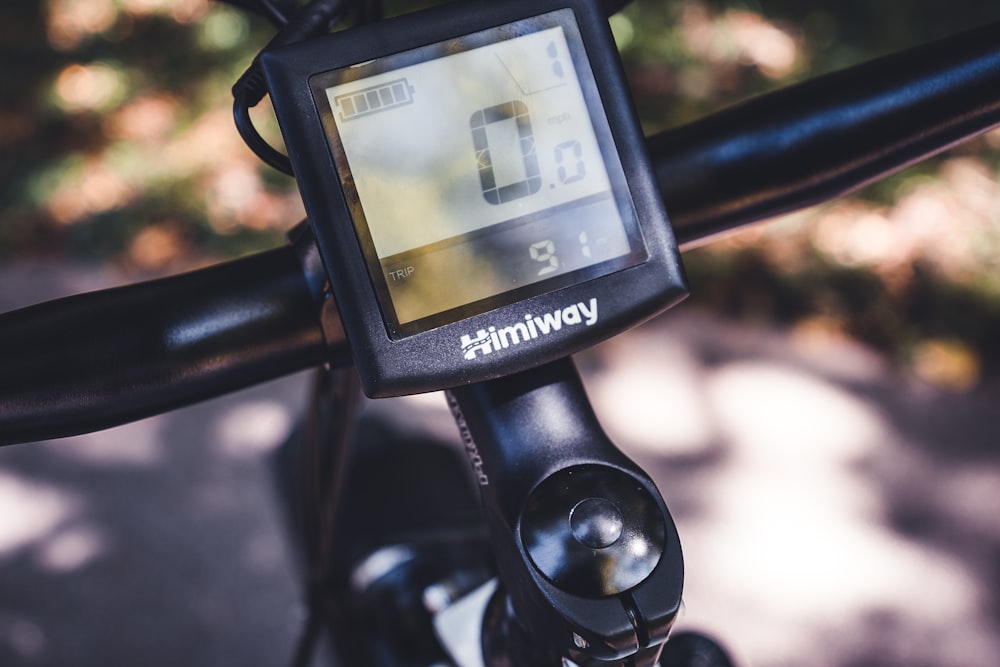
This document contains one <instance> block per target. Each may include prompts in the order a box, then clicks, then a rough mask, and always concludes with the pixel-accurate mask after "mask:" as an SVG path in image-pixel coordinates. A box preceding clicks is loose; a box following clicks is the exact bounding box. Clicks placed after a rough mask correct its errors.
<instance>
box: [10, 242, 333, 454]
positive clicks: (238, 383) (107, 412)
mask: <svg viewBox="0 0 1000 667" xmlns="http://www.w3.org/2000/svg"><path fill="white" fill-rule="evenodd" d="M328 352H329V351H328V349H327V346H326V343H325V342H324V337H323V333H322V330H321V326H320V306H319V305H317V303H316V300H315V298H314V296H313V294H312V293H311V292H310V289H309V287H308V285H307V282H306V278H305V275H304V274H303V267H302V264H301V263H300V261H299V259H298V257H297V256H296V253H295V250H294V249H293V248H292V247H290V246H288V247H283V248H279V249H276V250H272V251H268V252H265V253H262V254H259V255H253V256H250V257H247V258H244V259H240V260H235V261H232V262H229V263H226V264H221V265H218V266H215V267H211V268H208V269H202V270H200V271H194V272H191V273H186V274H182V275H179V276H174V277H171V278H164V279H161V280H155V281H151V282H147V283H140V284H136V285H131V286H127V287H121V288H116V289H109V290H104V291H99V292H93V293H89V294H82V295H79V296H72V297H67V298H64V299H58V300H56V301H50V302H47V303H42V304H39V305H36V306H32V307H28V308H24V309H21V310H16V311H13V312H10V313H6V314H3V315H0V444H3V445H6V444H12V443H16V442H30V441H35V440H42V439H48V438H56V437H63V436H68V435H74V434H78V433H84V432H89V431H96V430H100V429H103V428H107V427H110V426H115V425H118V424H122V423H125V422H128V421H132V420H135V419H140V418H143V417H147V416H150V415H153V414H157V413H160V412H165V411H167V410H170V409H173V408H176V407H180V406H182V405H187V404H190V403H194V402H196V401H199V400H203V399H205V398H209V397H213V396H217V395H221V394H224V393H227V392H230V391H234V390H236V389H240V388H243V387H246V386H250V385H251V384H255V383H258V382H262V381H265V380H269V379H272V378H276V377H279V376H281V375H285V374H288V373H291V372H294V371H297V370H301V369H305V368H308V367H310V366H316V365H319V364H322V363H323V362H324V361H325V360H326V359H327V358H328Z"/></svg>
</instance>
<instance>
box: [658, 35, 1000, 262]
mask: <svg viewBox="0 0 1000 667" xmlns="http://www.w3.org/2000/svg"><path fill="white" fill-rule="evenodd" d="M998 123H1000V23H997V24H993V25H990V26H986V27H983V28H979V29H976V30H972V31H970V32H967V33H963V34H960V35H957V36H955V37H951V38H948V39H945V40H942V41H940V42H935V43H932V44H928V45H926V46H921V47H917V48H915V49H911V50H908V51H903V52H901V53H897V54H894V55H890V56H886V57H884V58H881V59H878V60H874V61H872V62H869V63H866V64H864V65H859V66H857V67H853V68H849V69H846V70H843V71H840V72H835V73H833V74H829V75H826V76H822V77H818V78H816V79H811V80H809V81H807V82H805V83H802V84H798V85H795V86H791V87H789V88H786V89H783V90H779V91H777V92H773V93H768V94H767V95H763V96H760V97H757V98H754V99H751V100H749V101H747V102H745V103H743V104H740V105H737V106H734V107H732V108H730V109H727V110H723V111H721V112H718V113H715V114H712V115H711V116H709V117H707V118H704V119H702V120H699V121H695V122H694V123H691V124H689V125H685V126H682V127H679V128H676V129H672V130H668V131H666V132H663V133H661V134H658V135H656V136H654V137H651V138H650V139H649V147H650V152H651V153H652V157H653V162H654V167H655V170H656V175H657V181H658V183H659V187H660V192H661V194H662V196H663V200H664V202H665V203H666V206H667V212H668V214H669V215H670V219H671V222H672V224H673V226H674V231H675V233H676V235H677V239H678V241H679V242H680V243H681V244H682V245H691V244H693V243H695V242H696V241H699V240H701V239H704V238H706V237H708V236H711V235H713V234H716V233H719V232H723V231H726V230H729V229H732V228H734V227H738V226H740V225H743V224H747V223H750V222H754V221H757V220H762V219H764V218H768V217H772V216H775V215H779V214H782V213H787V212H790V211H793V210H796V209H800V208H805V207H807V206H811V205H813V204H817V203H820V202H823V201H827V200H829V199H833V198H834V197H837V196H840V195H843V194H845V193H847V192H850V191H853V190H856V189H857V188H860V187H862V186H864V185H866V184H868V183H870V182H872V181H874V180H876V179H878V178H881V177H883V176H886V175H888V174H890V173H892V172H894V171H898V170H899V169H901V168H903V167H905V166H907V165H909V164H912V163H913V162H916V161H918V160H921V159H924V158H926V157H929V156H931V155H933V154H935V153H938V152H940V151H942V150H944V149H946V148H948V147H950V146H952V145H954V144H956V143H959V142H961V141H964V140H966V139H968V138H971V137H973V136H975V135H977V134H980V133H982V132H984V131H986V130H988V129H990V128H992V127H994V126H995V125H997V124H998Z"/></svg>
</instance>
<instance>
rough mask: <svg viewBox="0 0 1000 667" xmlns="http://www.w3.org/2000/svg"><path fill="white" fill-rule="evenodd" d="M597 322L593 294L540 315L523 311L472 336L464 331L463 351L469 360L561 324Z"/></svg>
mask: <svg viewBox="0 0 1000 667" xmlns="http://www.w3.org/2000/svg"><path fill="white" fill-rule="evenodd" d="M596 323H597V299H595V298H593V297H592V298H591V299H590V301H589V302H588V303H583V302H580V303H574V304H573V305H571V306H566V307H565V308H557V309H555V310H553V311H552V312H549V313H543V314H541V315H530V314H529V315H525V316H524V321H523V322H515V323H514V324H511V325H508V326H505V327H496V326H491V327H488V328H486V329H480V330H479V331H477V332H476V334H475V335H474V336H472V335H469V334H463V335H462V353H463V356H465V358H466V359H469V360H470V361H471V360H472V359H475V358H476V355H480V354H483V355H486V354H491V353H493V352H495V351H496V350H503V349H506V348H508V347H510V346H512V345H520V344H521V343H525V342H528V341H532V340H534V339H536V338H538V337H539V336H548V335H549V334H551V333H553V332H555V331H559V330H560V329H562V328H563V327H564V326H567V327H568V326H576V325H579V324H582V325H584V326H588V327H589V326H593V325H594V324H596Z"/></svg>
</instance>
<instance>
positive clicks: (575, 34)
mask: <svg viewBox="0 0 1000 667" xmlns="http://www.w3.org/2000/svg"><path fill="white" fill-rule="evenodd" d="M552 28H560V29H562V31H563V36H564V38H565V42H566V46H567V49H568V51H569V55H570V58H571V61H572V65H573V67H574V70H575V77H576V80H577V82H578V85H579V89H580V94H581V95H582V96H583V99H584V102H585V104H586V107H587V113H588V118H589V121H590V125H591V128H592V130H593V132H594V135H595V138H596V140H597V144H598V147H599V149H600V152H601V157H602V158H603V162H604V164H603V168H604V169H605V171H606V173H607V177H608V180H609V185H610V194H611V197H612V200H613V202H614V205H615V207H616V209H617V211H618V215H619V218H620V223H621V226H622V229H623V231H624V233H625V237H626V239H627V243H628V252H626V253H623V254H621V255H618V256H616V257H613V258H609V259H607V260H604V261H600V262H596V263H593V264H590V265H587V266H585V267H581V268H579V269H576V270H574V271H570V272H567V273H560V274H559V275H557V276H554V277H551V278H546V279H542V280H536V281H534V282H530V283H528V284H525V285H523V286H520V287H517V288H514V289H510V290H505V291H501V292H497V293H494V294H492V295H489V296H487V297H485V298H480V299H477V300H475V301H469V302H467V303H464V304H461V305H459V306H456V307H452V308H448V309H445V310H440V311H437V312H434V313H430V314H428V315H426V316H423V317H420V318H416V319H409V320H405V321H401V318H400V317H399V315H398V310H397V306H398V305H399V304H397V303H396V302H395V301H394V299H393V296H392V294H391V291H390V289H389V285H388V282H387V279H386V275H385V273H386V271H385V267H384V265H383V263H382V258H380V257H379V255H378V252H377V250H376V246H375V243H374V240H373V238H372V231H371V229H370V224H369V216H368V213H367V211H366V210H365V207H364V205H363V202H362V201H361V197H360V195H359V192H358V188H357V186H356V184H355V170H354V168H353V167H352V165H351V161H350V159H349V158H348V156H347V152H346V150H345V147H344V144H343V139H342V138H341V129H340V126H339V124H338V122H337V120H336V112H335V110H334V109H333V107H332V105H331V102H330V95H329V94H328V90H329V89H330V88H334V87H337V86H341V85H344V84H346V83H351V82H355V83H357V84H358V85H360V86H363V85H364V82H365V81H366V80H368V79H371V78H374V77H376V76H379V75H383V74H388V73H390V72H396V71H399V70H402V69H404V68H407V67H411V66H414V65H420V64H424V63H429V62H431V61H433V60H436V59H439V58H447V57H450V56H454V55H457V54H459V53H464V52H468V51H472V50H474V49H478V48H481V47H488V46H491V45H494V44H499V43H501V42H504V41H508V40H513V39H518V38H520V37H523V36H528V35H532V34H535V33H538V32H542V31H546V30H549V29H552ZM310 87H311V89H312V93H313V99H314V101H315V104H316V106H317V107H318V109H319V114H320V118H321V121H322V123H323V128H324V131H325V132H326V137H327V141H328V143H329V147H330V151H331V153H332V154H333V160H334V164H335V165H336V167H337V171H338V175H339V177H340V183H341V187H343V188H344V191H345V195H346V197H345V198H346V201H347V205H348V208H349V209H350V212H351V218H352V220H353V222H354V226H355V231H356V232H357V234H358V239H359V242H360V244H361V250H362V252H363V253H364V256H365V260H366V264H367V270H368V276H369V278H370V279H371V281H372V284H373V285H374V287H375V293H376V296H377V298H378V302H379V307H380V310H381V313H382V317H383V320H384V323H385V327H386V331H387V333H388V334H389V337H390V338H393V339H400V338H403V337H406V336H410V335H413V334H416V333H419V332H422V331H427V330H430V329H435V328H438V327H440V326H443V325H446V324H451V323H453V322H457V321H459V320H464V319H468V318H469V317H472V316H474V315H479V314H481V313H485V312H488V311H491V310H496V309H497V308H500V307H503V306H506V305H510V304H513V303H518V302H521V301H524V300H525V299H528V298H530V297H533V296H537V295H539V294H544V293H547V292H552V291H554V290H558V289H562V288H565V287H568V286H571V285H575V284H578V283H582V282H585V281H588V280H593V279H595V278H599V277H601V276H604V275H607V274H609V273H613V272H615V271H619V270H621V269H624V268H628V267H630V266H634V265H635V264H638V263H640V262H643V261H645V260H646V258H647V252H646V246H645V242H644V239H643V237H642V231H641V229H640V227H639V222H638V214H637V213H636V211H635V206H634V204H633V202H632V196H631V193H630V192H629V189H628V183H627V181H626V179H625V174H624V171H623V168H622V164H621V159H620V157H619V155H618V151H617V149H616V147H615V143H614V139H613V137H612V135H611V128H610V125H609V121H608V118H607V114H606V113H605V110H604V105H603V104H602V103H601V99H600V95H599V93H598V89H597V83H596V81H595V79H594V75H593V72H592V70H591V67H590V61H589V60H588V58H587V53H586V50H585V48H584V45H583V38H582V37H581V35H580V31H579V27H578V24H577V21H576V17H575V15H574V14H573V12H572V10H569V9H558V10H554V11H549V12H547V13H545V14H541V15H539V16H531V17H528V18H525V19H520V20H518V21H513V22H511V23H507V24H503V25H502V26H493V27H490V28H485V29H483V30H480V31H477V32H474V33H471V34H467V35H462V36H459V37H455V38H451V39H448V40H446V41H443V42H435V43H431V44H426V45H423V46H419V47H416V48H414V49H409V50H406V51H399V52H396V53H391V54H388V55H386V56H383V57H380V58H374V59H368V60H366V61H363V62H361V63H360V64H353V65H350V66H347V67H342V68H338V69H335V70H330V71H326V72H321V73H319V74H316V75H314V76H313V77H312V78H311V79H310ZM470 152H471V151H470ZM616 224H617V223H616ZM481 231H483V230H477V232H481ZM416 250H419V248H414V249H411V251H416ZM439 287H440V288H445V287H446V286H439Z"/></svg>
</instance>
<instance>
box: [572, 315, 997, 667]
mask: <svg viewBox="0 0 1000 667" xmlns="http://www.w3.org/2000/svg"><path fill="white" fill-rule="evenodd" d="M674 317H676V316H674ZM670 320H671V317H670V316H668V318H666V321H665V322H664V323H663V324H662V325H661V324H659V323H657V324H654V325H652V326H649V327H646V328H643V329H640V330H639V331H636V332H633V333H632V334H626V335H625V336H622V337H620V338H619V339H616V340H614V341H611V342H609V343H607V344H605V345H604V346H603V347H602V348H600V349H599V350H598V351H597V352H596V353H594V354H593V357H595V358H596V359H590V357H591V355H587V357H588V359H590V363H591V364H595V363H596V364H597V365H596V367H597V368H598V370H596V372H595V373H594V375H593V377H592V378H591V379H590V381H589V382H588V387H589V389H590V391H591V394H592V396H593V398H594V400H595V403H596V408H597V409H598V412H599V414H600V416H601V418H602V422H603V423H604V424H605V426H606V428H607V429H608V431H609V433H610V434H611V435H612V437H613V438H615V439H616V440H617V441H618V442H619V443H620V444H621V445H622V446H623V447H624V448H626V450H627V451H630V452H631V453H632V454H633V455H634V456H636V457H638V459H639V461H640V462H641V463H643V464H644V465H645V466H647V468H649V469H651V470H655V471H657V472H654V477H656V478H657V479H659V480H660V484H661V488H662V490H663V492H664V495H665V497H666V499H667V502H668V504H671V505H672V507H673V509H674V512H675V519H676V520H677V523H678V528H679V530H680V534H681V539H682V543H683V545H684V549H685V560H686V572H687V573H686V581H687V583H686V591H687V592H686V595H685V602H686V616H685V621H684V623H685V624H686V625H689V626H694V627H698V628H701V629H709V630H711V631H713V632H715V633H717V634H719V635H720V636H722V637H724V638H727V639H728V640H729V641H730V642H731V643H732V644H733V646H734V648H736V649H737V653H738V654H741V655H743V656H745V657H746V658H747V659H748V660H749V661H750V662H751V663H752V664H754V665H757V666H758V667H761V666H769V665H773V666H784V665H788V666H791V665H803V664H808V665H811V666H820V667H822V666H825V665H829V666H830V667H834V666H838V665H855V664H865V665H867V664H872V665H875V664H877V665H880V666H887V665H900V666H902V665H942V664H947V665H953V666H957V665H962V666H968V667H989V666H990V665H995V664H997V662H998V660H1000V641H998V639H997V629H998V625H997V620H996V618H995V617H994V616H993V613H994V612H993V611H992V610H993V609H995V608H996V605H997V599H996V594H995V587H994V586H993V578H994V577H995V572H994V571H993V570H992V567H993V563H994V562H995V558H996V553H997V549H1000V530H998V529H997V519H996V517H997V516H1000V500H998V499H1000V451H992V452H982V454H981V455H977V457H978V456H982V457H985V460H978V461H977V462H976V463H975V464H971V462H970V464H967V465H962V466H959V468H958V469H957V470H955V471H954V472H947V471H942V470H941V466H940V465H939V464H938V463H937V462H936V461H935V460H934V458H933V454H932V453H931V451H927V452H925V453H921V450H920V449H914V447H915V446H918V447H919V446H927V447H946V448H950V447H952V446H954V445H955V443H952V442H949V441H944V442H934V441H932V442H929V443H925V442H922V440H923V438H922V436H923V435H926V434H921V433H919V432H916V433H913V432H910V429H909V428H905V427H904V428H900V425H899V424H897V423H896V421H895V419H894V415H893V414H891V411H890V410H888V409H886V407H885V406H883V405H881V399H878V398H877V397H878V395H879V394H880V393H881V392H890V393H891V394H892V395H893V397H894V400H899V401H902V402H904V403H905V402H909V401H920V402H922V401H925V400H927V392H931V393H933V392H934V391H936V390H933V389H929V388H927V387H926V386H922V387H921V386H918V387H914V386H913V385H912V383H911V382H908V381H903V380H900V379H898V378H895V377H894V375H893V374H892V373H891V372H890V371H889V368H888V367H887V366H886V365H885V364H884V363H881V362H880V360H878V358H877V356H875V355H872V354H871V353H870V351H866V350H864V349H863V348H860V347H859V346H857V345H856V344H853V343H850V342H849V341H843V342H842V343H841V344H838V343H837V342H836V341H832V340H829V339H826V340H824V341H823V342H822V345H818V344H817V341H816V340H815V339H812V340H809V339H803V337H802V336H801V334H799V335H798V336H796V337H792V336H788V335H784V334H780V333H777V332H770V331H768V330H767V329H763V328H759V327H757V328H746V327H741V328H739V329H736V330H733V329H730V328H729V327H728V326H726V325H723V324H721V323H719V322H717V321H713V320H710V319H707V318H705V317H704V316H699V315H694V316H693V317H692V316H690V315H689V316H688V317H687V318H680V319H678V320H677V321H676V322H673V323H671V321H670ZM803 340H805V341H806V342H807V343H808V344H806V345H804V344H802V343H803ZM817 350H820V351H821V354H820V355H819V356H816V357H813V354H814V353H815V352H816V351H817ZM866 359H867V360H869V361H872V362H874V363H870V364H866V363H865V361H866ZM598 360H599V361H598ZM908 394H911V395H912V396H913V397H912V398H907V395H908ZM931 404H933V401H931ZM643 415H646V417H645V418H644V417H643ZM978 419H980V420H984V421H983V422H982V424H981V426H980V428H981V429H986V430H987V431H989V432H995V430H996V428H997V427H998V426H1000V414H997V413H996V412H992V411H988V410H987V411H985V412H981V413H979V417H978ZM940 420H941V421H942V422H943V423H947V420H948V415H947V414H944V413H942V414H941V415H940ZM917 428H918V429H919V427H917ZM657 433H658V434H659V444H657ZM960 437H961V436H960V435H957V434H956V438H960ZM918 443H920V444H919V445H918ZM893 461H907V464H906V465H905V466H902V467H903V468H904V469H905V468H910V470H909V473H910V479H911V480H912V481H910V482H909V483H908V482H906V481H905V480H906V478H907V477H906V473H902V472H900V471H899V470H895V471H894V472H893V473H891V474H889V471H888V470H883V469H881V466H882V465H887V466H890V470H894V466H893ZM917 471H919V473H917ZM973 471H975V474H974V475H973ZM966 476H969V477H966ZM952 477H954V481H952V482H949V481H948V480H949V479H951V478H952ZM897 484H902V485H903V487H904V488H906V489H908V490H909V491H910V492H911V493H913V494H916V495H918V496H920V497H923V496H925V495H926V496H929V497H932V498H934V499H935V502H937V503H940V505H941V506H942V507H936V508H935V512H939V513H940V514H942V515H944V516H937V517H933V518H932V516H931V514H930V513H928V516H925V519H926V520H927V521H930V522H932V523H937V522H938V521H944V522H952V521H954V522H956V523H957V524H961V525H963V526H966V527H967V530H971V531H973V532H975V533H976V534H977V535H979V536H980V539H981V540H982V541H981V542H980V543H979V544H978V547H977V548H975V549H968V550H966V549H963V548H956V547H955V546H948V545H941V544H938V543H936V542H935V541H931V540H925V539H921V536H920V535H912V534H907V533H905V532H902V531H901V530H900V528H899V526H898V525H896V523H897V518H896V517H897V515H898V514H899V513H901V512H906V511H911V510H907V509H904V508H905V507H906V506H907V505H908V504H909V502H910V501H908V500H903V499H902V498H901V497H900V493H899V491H900V490H899V489H898V488H897ZM914 485H919V486H914ZM939 485H940V486H939ZM979 549H981V550H983V551H984V552H985V553H986V554H989V553H993V556H992V558H991V557H990V556H988V555H983V554H982V553H981V552H980V551H979ZM991 550H992V551H991ZM855 661H857V662H855Z"/></svg>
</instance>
